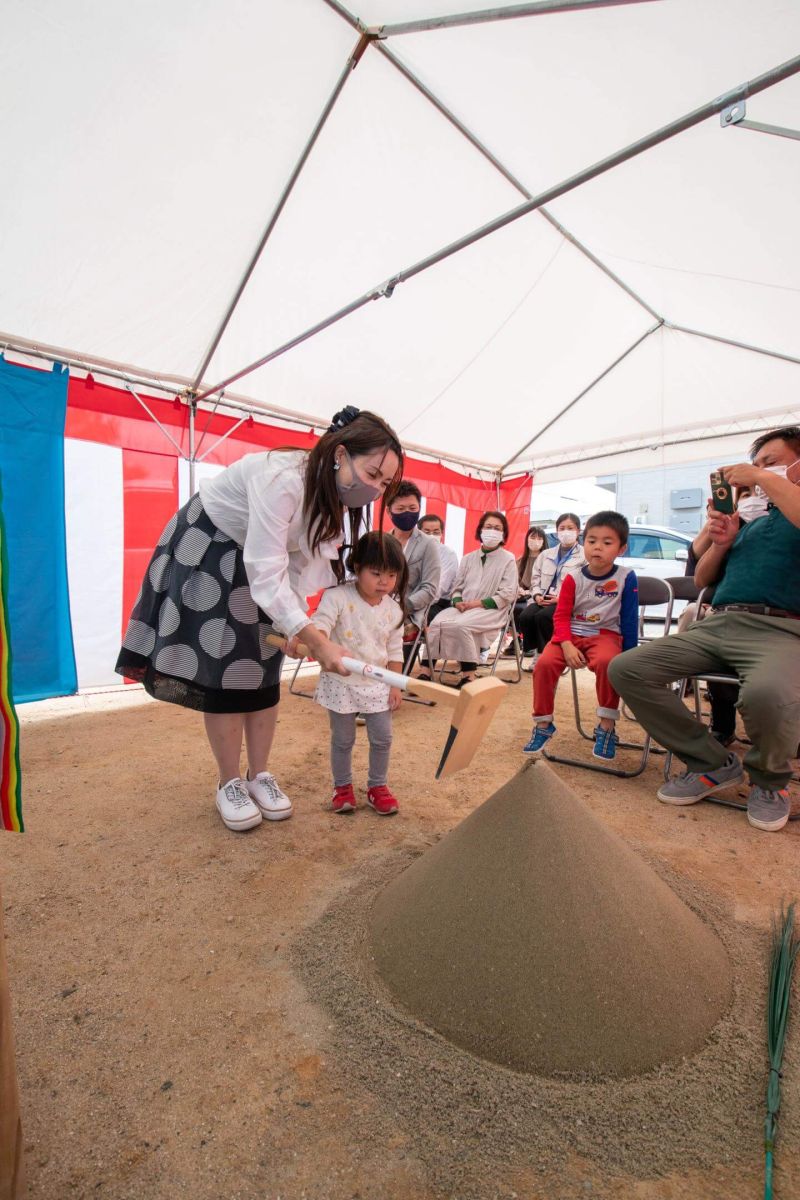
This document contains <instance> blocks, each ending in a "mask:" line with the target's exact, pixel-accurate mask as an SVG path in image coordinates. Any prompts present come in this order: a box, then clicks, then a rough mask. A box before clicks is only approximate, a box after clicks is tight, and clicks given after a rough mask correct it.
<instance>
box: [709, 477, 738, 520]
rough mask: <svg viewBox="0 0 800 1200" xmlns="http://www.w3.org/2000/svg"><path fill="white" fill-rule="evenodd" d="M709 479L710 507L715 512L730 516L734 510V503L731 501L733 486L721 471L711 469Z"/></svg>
mask: <svg viewBox="0 0 800 1200" xmlns="http://www.w3.org/2000/svg"><path fill="white" fill-rule="evenodd" d="M710 480H711V507H712V508H713V509H715V510H716V512H721V513H727V515H728V516H732V515H733V514H734V513H735V512H736V505H735V504H734V503H733V488H732V487H731V485H730V484H729V483H728V481H727V479H726V478H725V476H724V475H723V474H722V472H721V471H712V472H711V476H710Z"/></svg>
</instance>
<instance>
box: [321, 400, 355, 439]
mask: <svg viewBox="0 0 800 1200" xmlns="http://www.w3.org/2000/svg"><path fill="white" fill-rule="evenodd" d="M360 411H361V410H360V409H359V408H354V407H353V405H352V404H348V405H346V406H345V407H344V408H343V409H341V410H340V411H339V412H337V413H334V417H333V420H332V421H331V423H330V425H329V426H328V433H335V432H336V430H337V429H344V427H345V425H349V424H350V422H351V421H355V419H356V417H357V416H358V414H359V412H360Z"/></svg>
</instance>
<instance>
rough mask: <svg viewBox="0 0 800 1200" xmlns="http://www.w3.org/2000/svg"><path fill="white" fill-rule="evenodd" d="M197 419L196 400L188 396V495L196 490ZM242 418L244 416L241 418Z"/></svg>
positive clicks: (191, 494)
mask: <svg viewBox="0 0 800 1200" xmlns="http://www.w3.org/2000/svg"><path fill="white" fill-rule="evenodd" d="M196 419H197V401H196V400H195V398H194V396H189V495H190V496H193V495H194V494H195V492H196V491H197V488H196V486H195V483H196V480H195V475H196V473H197V472H196V469H195V467H196V463H197V451H196V450H195V421H196ZM243 419H244V418H243Z"/></svg>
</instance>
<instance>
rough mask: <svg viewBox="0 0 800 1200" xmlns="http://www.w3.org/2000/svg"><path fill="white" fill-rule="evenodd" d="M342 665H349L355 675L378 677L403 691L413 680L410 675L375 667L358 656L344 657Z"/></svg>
mask: <svg viewBox="0 0 800 1200" xmlns="http://www.w3.org/2000/svg"><path fill="white" fill-rule="evenodd" d="M342 666H344V667H347V670H348V671H351V672H352V674H353V675H362V676H363V677H364V679H376V680H377V681H378V683H388V685H389V687H396V688H400V689H401V691H405V690H406V688H407V687H408V685H409V683H412V682H413V680H411V679H409V677H408V675H401V674H400V673H399V672H398V671H388V670H387V669H386V667H373V665H372V664H371V663H365V662H359V660H358V659H357V658H343V659H342Z"/></svg>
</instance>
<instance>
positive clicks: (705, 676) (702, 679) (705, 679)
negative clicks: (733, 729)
mask: <svg viewBox="0 0 800 1200" xmlns="http://www.w3.org/2000/svg"><path fill="white" fill-rule="evenodd" d="M692 582H694V581H693V580H692ZM714 591H715V586H714V585H713V584H711V585H709V586H708V587H706V588H703V590H702V591H699V590H698V594H697V597H696V600H697V620H698V621H702V620H703V619H704V616H705V614H704V612H703V608H704V606H705V605H707V604H710V603H711V601H712V599H713V596H714ZM690 681H691V682H692V683H693V684H694V712H695V717H696V718H697V720H698V721H700V720H701V719H702V713H701V709H700V688H699V684H700V683H732V684H736V686H741V683H742V681H741V679H740V678H739V676H738V675H724V674H722V673H721V672H717V673H716V674H712V673H708V672H701V673H700V674H699V675H687V676H686V678H685V679H682V680H681V681H680V687H679V689H678V695H679V696H680V698H681V700H683V699H684V697H685V696H686V688H687V686H688V684H689V682H690ZM673 758H674V755H673V753H672V751H671V750H668V751H667V757H666V759H665V760H664V779H665V780H668V779H669V778H670V775H671V772H672V761H673ZM792 778H793V779H795V780H796V779H797V776H796V775H793V776H792ZM704 799H705V800H707V801H708V803H709V804H720V805H721V806H722V807H723V808H736V809H738V810H739V812H747V805H746V804H742V802H741V801H740V800H727V799H726V798H725V797H724V796H718V795H714V796H705V797H704ZM789 820H790V821H797V820H800V812H796V813H793V814H792V815H791V816H790V817H789Z"/></svg>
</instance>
